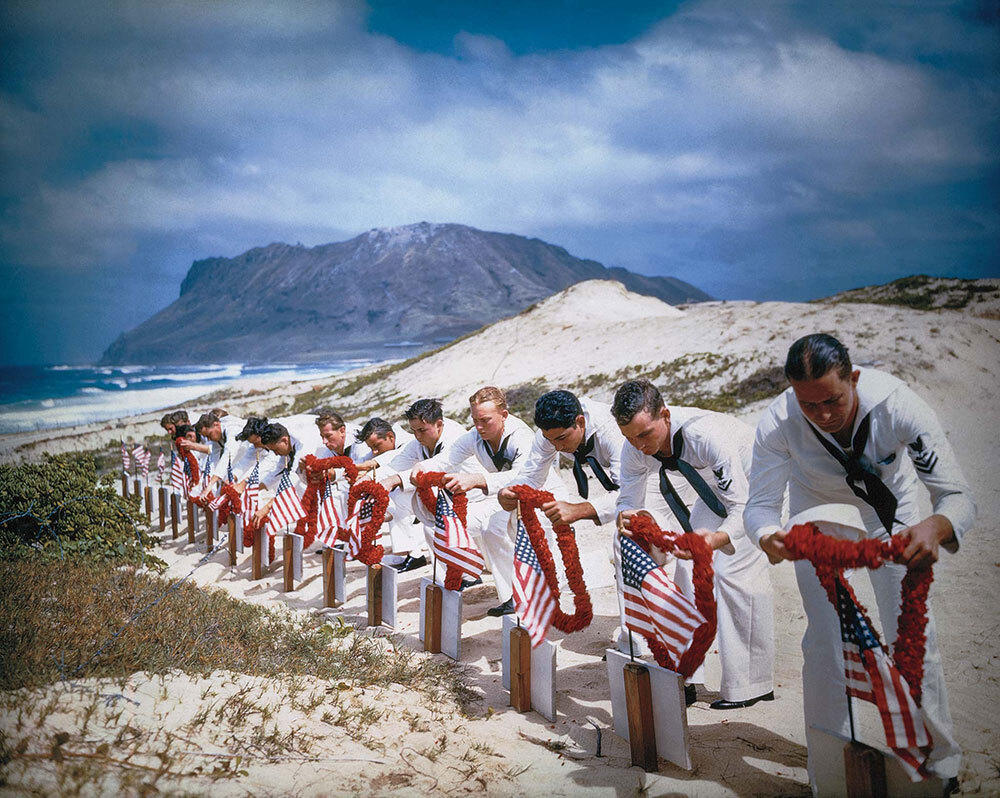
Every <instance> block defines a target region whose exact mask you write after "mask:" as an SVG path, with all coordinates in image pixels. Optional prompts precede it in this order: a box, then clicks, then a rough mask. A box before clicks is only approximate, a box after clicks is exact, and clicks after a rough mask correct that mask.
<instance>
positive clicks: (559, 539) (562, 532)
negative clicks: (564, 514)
mask: <svg viewBox="0 0 1000 798" xmlns="http://www.w3.org/2000/svg"><path fill="white" fill-rule="evenodd" d="M511 490H512V491H513V492H514V494H515V495H516V496H517V500H518V502H519V503H520V505H521V520H522V521H523V522H524V528H525V529H526V530H527V531H528V537H529V538H531V547H532V548H533V549H534V550H535V556H536V557H538V564H539V565H541V566H542V573H543V574H544V576H545V584H547V585H548V587H549V590H550V591H551V592H552V596H553V598H554V599H555V601H556V608H555V612H554V613H553V615H552V625H553V626H554V627H555V628H556V629H558V630H559V631H561V632H566V633H567V634H570V633H572V632H579V631H580V630H581V629H586V628H587V627H588V626H590V622H591V621H592V620H593V619H594V608H593V605H592V604H591V602H590V594H589V593H588V592H587V585H586V583H585V582H584V580H583V567H582V566H581V565H580V551H579V549H577V546H576V535H575V534H574V533H573V529H572V528H571V527H570V525H569V524H555V525H553V527H552V530H553V531H554V532H555V535H556V543H557V544H558V546H559V553H560V554H562V560H563V565H564V566H565V568H566V580H567V581H568V582H569V587H570V590H572V591H573V606H574V610H575V611H574V612H573V614H572V615H569V614H567V613H565V612H563V611H562V608H560V606H559V580H558V579H557V578H556V563H555V560H554V559H553V558H552V552H551V551H549V543H548V541H547V540H546V539H545V532H544V530H543V529H542V524H541V522H540V521H539V520H538V516H537V515H536V514H535V508H537V507H541V506H542V505H543V504H547V503H548V502H551V501H554V500H555V499H554V497H553V496H552V494H551V493H549V492H548V491H546V490H536V489H535V488H532V487H531V486H529V485H514V486H512V487H511Z"/></svg>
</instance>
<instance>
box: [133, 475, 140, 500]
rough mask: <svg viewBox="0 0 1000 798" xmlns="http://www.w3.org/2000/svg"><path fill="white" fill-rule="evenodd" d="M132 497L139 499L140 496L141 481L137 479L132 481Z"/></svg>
mask: <svg viewBox="0 0 1000 798" xmlns="http://www.w3.org/2000/svg"><path fill="white" fill-rule="evenodd" d="M132 495H133V496H139V497H141V496H142V480H141V479H139V477H136V478H135V479H133V480H132Z"/></svg>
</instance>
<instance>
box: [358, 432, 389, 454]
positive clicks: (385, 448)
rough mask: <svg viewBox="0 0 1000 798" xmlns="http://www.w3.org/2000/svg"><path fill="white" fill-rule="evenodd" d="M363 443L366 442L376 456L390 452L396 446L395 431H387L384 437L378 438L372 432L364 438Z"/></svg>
mask: <svg viewBox="0 0 1000 798" xmlns="http://www.w3.org/2000/svg"><path fill="white" fill-rule="evenodd" d="M365 443H367V444H368V448H369V449H371V450H372V453H373V454H374V455H375V456H376V457H377V456H378V455H380V454H385V453H386V452H391V451H392V450H393V449H395V448H396V433H395V432H388V433H386V436H385V437H384V438H380V437H379V436H378V435H377V434H376V433H374V432H373V433H372V434H371V435H369V436H368V437H367V438H365Z"/></svg>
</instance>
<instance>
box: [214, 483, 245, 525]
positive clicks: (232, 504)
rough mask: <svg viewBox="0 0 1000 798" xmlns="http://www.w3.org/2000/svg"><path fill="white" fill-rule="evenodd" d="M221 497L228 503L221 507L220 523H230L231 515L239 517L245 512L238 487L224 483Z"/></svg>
mask: <svg viewBox="0 0 1000 798" xmlns="http://www.w3.org/2000/svg"><path fill="white" fill-rule="evenodd" d="M221 495H222V496H225V497H226V501H224V502H223V503H222V505H221V506H220V507H219V523H220V524H225V523H228V522H229V514H230V513H236V514H237V515H239V514H240V513H242V512H243V503H242V502H241V501H240V494H239V491H237V490H236V486H235V485H232V484H230V483H229V482H223V483H222V490H221Z"/></svg>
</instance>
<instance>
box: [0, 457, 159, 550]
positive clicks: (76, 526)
mask: <svg viewBox="0 0 1000 798" xmlns="http://www.w3.org/2000/svg"><path fill="white" fill-rule="evenodd" d="M115 479H116V475H114V474H107V475H105V476H104V478H103V479H102V480H101V482H100V484H98V479H97V469H96V465H95V462H94V458H93V457H87V456H85V455H80V454H72V455H58V456H53V455H45V460H44V461H43V462H41V463H22V464H20V465H0V558H3V559H7V560H13V559H23V558H26V557H48V558H51V557H58V558H63V559H81V558H83V559H88V558H89V559H99V560H111V561H119V562H130V563H144V564H146V565H149V566H151V567H154V568H161V567H163V563H162V561H161V560H159V559H158V558H156V557H152V556H150V555H149V554H147V553H146V549H147V548H148V547H150V546H152V545H154V544H155V543H156V542H157V539H156V538H155V537H153V536H152V535H150V534H149V533H148V531H147V530H146V529H145V527H144V524H145V516H144V515H143V513H142V512H141V511H140V507H139V498H138V497H129V498H122V497H121V496H119V495H118V493H117V492H116V491H115V489H114V487H113V484H114V481H115Z"/></svg>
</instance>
